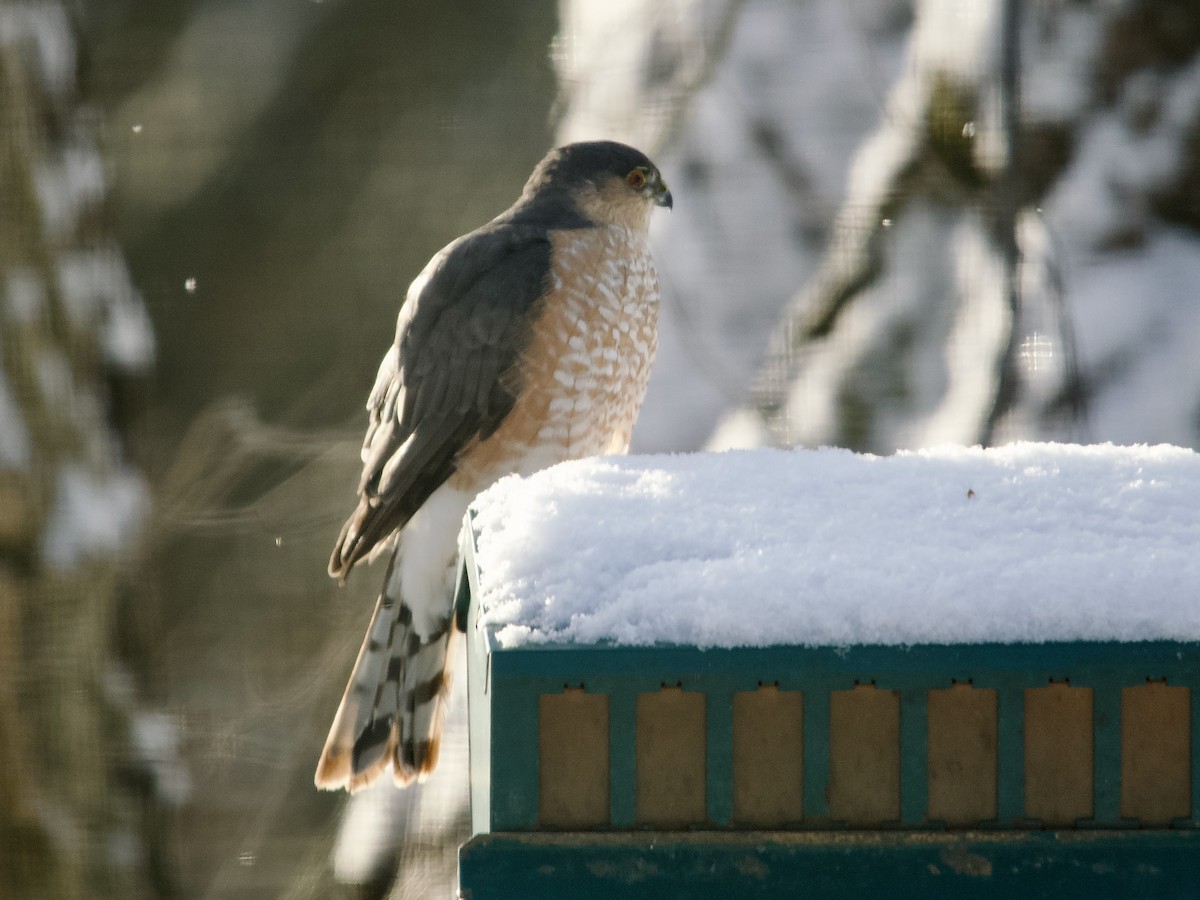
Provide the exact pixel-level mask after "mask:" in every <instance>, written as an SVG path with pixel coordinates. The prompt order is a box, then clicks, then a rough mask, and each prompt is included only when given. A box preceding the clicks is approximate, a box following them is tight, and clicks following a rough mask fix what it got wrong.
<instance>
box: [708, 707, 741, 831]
mask: <svg viewBox="0 0 1200 900" xmlns="http://www.w3.org/2000/svg"><path fill="white" fill-rule="evenodd" d="M733 694H734V692H733V691H732V690H728V689H726V690H723V691H709V692H708V694H707V696H706V698H705V719H706V721H707V723H708V729H707V730H708V743H707V748H706V752H707V754H708V820H709V822H710V823H711V824H713V825H720V826H724V825H728V824H729V820H730V819H732V818H733Z"/></svg>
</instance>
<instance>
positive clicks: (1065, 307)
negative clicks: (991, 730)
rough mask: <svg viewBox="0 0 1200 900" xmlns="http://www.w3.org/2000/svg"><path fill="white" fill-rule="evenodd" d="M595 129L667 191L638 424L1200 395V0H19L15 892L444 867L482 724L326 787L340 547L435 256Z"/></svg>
mask: <svg viewBox="0 0 1200 900" xmlns="http://www.w3.org/2000/svg"><path fill="white" fill-rule="evenodd" d="M585 138H612V139H617V140H622V141H626V142H628V143H632V144H635V145H637V146H638V147H640V148H641V149H643V150H645V151H646V152H647V153H649V154H650V155H651V156H652V157H653V158H654V159H655V161H656V162H657V163H658V164H659V166H660V167H661V168H662V169H663V171H664V173H665V176H666V178H667V181H668V182H669V184H670V185H671V188H672V191H673V193H674V196H675V199H676V202H675V209H674V211H673V212H672V213H671V214H670V215H669V216H668V215H659V216H657V217H656V221H655V223H654V231H653V235H652V236H653V241H654V245H655V253H656V258H657V260H658V265H659V270H660V276H661V281H662V285H663V318H662V324H661V349H660V353H659V357H658V361H657V363H656V366H655V371H654V376H653V380H652V383H651V387H650V391H649V395H648V397H647V400H646V405H645V407H644V410H643V414H642V418H641V420H640V422H639V425H638V429H637V431H636V432H635V435H634V444H635V447H634V449H635V451H639V452H661V451H687V450H697V449H702V448H709V449H723V448H728V447H748V446H760V445H778V446H790V445H805V446H816V445H821V444H837V445H841V446H847V447H851V448H854V449H857V450H861V451H867V452H875V453H887V452H890V451H892V450H894V449H896V448H915V447H921V446H928V445H931V444H937V443H942V442H957V443H969V444H975V443H985V444H994V443H1002V442H1006V441H1010V440H1022V439H1033V440H1074V441H1089V442H1090V441H1114V442H1120V443H1134V442H1171V443H1175V444H1180V445H1183V446H1193V447H1195V446H1197V443H1198V442H1200V350H1197V348H1198V347H1200V288H1198V287H1197V285H1200V5H1198V4H1196V3H1195V2H1194V0H1092V2H1085V0H849V2H847V0H641V2H632V0H607V2H605V3H599V2H591V0H560V2H558V3H555V2H552V0H531V2H524V3H520V4H515V3H513V4H495V3H487V2H482V0H480V2H461V3H455V4H444V3H432V2H416V0H407V2H406V0H239V2H236V3H234V2H229V0H155V2H154V3H145V2H138V0H0V896H4V897H10V896H11V897H15V898H24V897H30V898H42V897H122V898H141V897H145V898H168V897H169V898H174V897H178V898H243V897H244V898H250V897H264V896H270V897H287V898H309V897H336V896H345V897H397V898H400V897H405V898H406V897H425V896H448V895H451V892H452V891H453V890H454V887H453V874H454V853H455V848H456V846H457V844H458V843H459V842H460V841H461V840H462V839H463V838H464V837H465V835H466V831H465V817H464V815H465V808H464V803H465V784H464V782H463V778H464V776H465V753H466V750H465V744H464V742H463V741H464V739H463V738H462V737H461V727H459V729H458V734H459V738H458V739H457V740H456V741H455V742H453V743H452V744H451V746H450V747H449V749H448V750H447V751H446V752H445V755H444V757H443V761H442V766H441V770H440V772H439V776H438V777H437V778H435V779H434V780H433V781H431V782H430V783H428V784H427V785H425V786H424V787H422V788H421V789H419V790H408V791H403V792H401V791H396V790H393V789H392V788H391V787H390V785H384V786H383V788H382V789H380V790H372V791H368V792H365V793H363V794H360V795H356V797H355V798H354V799H353V801H349V800H348V799H347V798H346V797H345V796H343V795H337V794H322V793H318V792H317V791H316V790H315V789H314V788H313V787H312V772H313V768H314V765H315V762H316V758H317V755H318V753H319V751H320V748H321V745H322V742H323V739H324V735H325V731H326V729H327V727H328V724H329V721H330V717H331V716H332V714H333V711H334V709H335V708H336V705H337V701H338V699H339V697H340V695H341V691H342V688H343V686H344V684H345V678H346V676H347V674H348V672H349V668H350V665H351V663H352V661H353V658H354V654H355V653H356V651H357V647H358V643H359V641H360V639H361V636H362V633H363V631H364V630H365V626H366V622H367V620H368V618H369V616H370V609H371V603H372V600H373V598H374V593H375V590H376V587H377V585H376V584H375V582H376V581H377V580H378V579H379V577H381V576H380V575H379V573H378V572H374V571H371V570H367V571H365V572H364V573H362V575H359V576H357V577H356V578H354V579H353V580H352V581H351V582H350V584H348V585H347V586H346V587H345V588H342V589H339V588H337V587H336V586H335V585H334V584H333V583H332V582H330V581H329V579H328V578H327V577H326V576H325V571H324V570H325V561H326V558H327V554H328V550H329V547H330V546H331V542H332V540H333V538H334V537H335V536H336V533H337V530H338V528H339V526H340V523H341V521H342V519H343V517H344V516H345V515H346V514H347V513H348V512H349V509H350V506H351V500H352V497H353V489H354V485H355V483H356V480H357V469H358V466H359V462H358V445H359V441H360V439H361V433H362V429H363V426H364V424H365V418H366V417H365V413H364V412H363V404H364V403H365V399H366V395H367V392H368V390H369V388H370V386H371V383H372V381H373V377H374V372H375V368H376V366H377V364H378V361H379V359H380V357H381V356H382V355H383V353H384V351H385V350H386V348H387V346H388V344H389V342H390V340H391V337H392V333H393V330H394V323H395V316H396V312H397V309H398V306H399V302H400V300H401V298H402V297H403V294H404V290H405V288H406V287H407V284H408V282H409V281H410V280H411V278H412V277H413V276H414V275H415V274H416V273H417V272H418V271H419V270H420V268H421V267H422V266H423V265H424V263H425V261H426V260H427V259H428V258H429V257H430V256H431V255H432V254H433V253H434V252H435V251H436V250H438V249H439V248H440V247H442V246H443V245H444V244H445V243H447V242H448V241H449V240H451V239H453V238H454V237H456V236H457V235H459V234H461V233H463V232H465V231H468V230H470V229H472V228H474V227H476V226H478V225H479V224H482V223H483V222H485V221H486V220H488V219H490V218H491V217H492V216H494V215H496V214H497V213H499V212H500V211H502V210H503V209H504V208H505V207H506V206H508V205H509V204H510V203H511V202H512V200H513V199H515V197H516V195H517V194H518V192H519V191H520V188H521V186H522V184H523V183H524V180H525V178H526V177H527V175H528V173H529V171H530V170H531V169H532V167H533V165H534V164H535V163H536V162H537V160H538V159H539V158H540V157H541V156H542V155H543V153H544V152H545V151H546V149H547V148H548V147H550V146H552V145H554V144H556V143H562V142H565V141H569V140H577V139H585ZM461 707H462V704H461V703H460V704H459V709H460V711H461ZM459 724H460V725H461V723H459Z"/></svg>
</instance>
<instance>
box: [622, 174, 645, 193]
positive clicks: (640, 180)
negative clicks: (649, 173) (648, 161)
mask: <svg viewBox="0 0 1200 900" xmlns="http://www.w3.org/2000/svg"><path fill="white" fill-rule="evenodd" d="M625 180H626V181H627V182H628V183H629V186H630V187H631V188H633V189H634V190H635V191H640V190H641V189H642V188H643V187H645V186H646V170H645V169H642V168H637V169H634V170H633V171H632V172H630V173H629V174H628V175H626V176H625Z"/></svg>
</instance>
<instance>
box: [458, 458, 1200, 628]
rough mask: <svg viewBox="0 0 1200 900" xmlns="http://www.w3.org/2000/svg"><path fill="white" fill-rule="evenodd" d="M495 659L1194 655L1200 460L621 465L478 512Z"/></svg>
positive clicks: (496, 494) (1199, 619) (560, 480)
mask: <svg viewBox="0 0 1200 900" xmlns="http://www.w3.org/2000/svg"><path fill="white" fill-rule="evenodd" d="M475 508H476V510H477V514H476V518H475V522H474V527H475V529H476V534H477V547H478V553H477V560H478V566H479V571H480V591H479V593H480V596H479V597H478V598H477V600H478V602H479V604H480V606H481V609H482V612H483V616H482V619H483V622H484V623H485V625H487V626H490V627H492V628H494V629H496V636H497V640H498V641H499V642H500V644H501V646H504V647H514V646H519V645H521V644H527V643H546V642H551V643H586V644H592V643H597V642H614V643H617V644H626V645H649V644H654V643H659V642H661V643H669V644H684V645H691V646H698V647H738V646H764V645H772V644H798V645H809V646H815V645H822V646H845V645H850V644H890V645H903V644H918V643H937V644H944V643H979V642H1002V643H1009V642H1034V643H1037V642H1043V641H1070V640H1099V641H1107V640H1126V641H1134V640H1158V639H1186V640H1200V604H1197V603H1196V602H1195V592H1196V585H1197V584H1200V553H1197V552H1196V550H1197V548H1198V547H1200V516H1198V515H1197V513H1196V510H1197V509H1198V508H1200V454H1197V453H1195V452H1193V451H1191V450H1187V449H1181V448H1178V447H1172V446H1167V445H1162V446H1153V447H1149V446H1140V447H1118V446H1112V445H1102V446H1079V445H1070V444H1033V443H1022V444H1013V445H1009V446H1006V447H1001V448H995V449H981V448H978V447H976V448H967V447H958V446H944V447H939V448H935V449H931V450H922V451H918V452H900V453H897V454H895V455H893V456H886V457H881V456H872V455H868V454H855V453H851V452H850V451H848V450H841V449H833V448H826V449H821V450H792V451H784V450H771V449H759V450H745V451H729V452H727V453H720V454H712V453H701V454H684V455H675V456H642V457H638V456H633V457H606V458H598V459H589V460H581V461H578V462H570V463H564V464H562V465H559V466H555V467H553V468H551V469H547V470H545V471H543V472H540V473H538V474H536V475H534V476H532V477H529V478H525V479H521V478H516V477H510V478H506V479H504V480H503V481H501V482H500V483H499V484H497V485H495V486H494V487H492V488H491V489H490V490H488V491H487V492H485V493H484V494H482V495H481V496H480V497H479V498H478V499H477V500H476V501H475Z"/></svg>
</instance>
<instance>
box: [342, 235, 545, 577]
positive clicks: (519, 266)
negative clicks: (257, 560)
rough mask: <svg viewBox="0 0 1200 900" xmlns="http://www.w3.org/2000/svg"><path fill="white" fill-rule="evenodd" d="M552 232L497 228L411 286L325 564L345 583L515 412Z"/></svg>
mask: <svg viewBox="0 0 1200 900" xmlns="http://www.w3.org/2000/svg"><path fill="white" fill-rule="evenodd" d="M550 252H551V249H550V240H549V236H548V234H547V233H546V231H545V230H544V229H541V228H535V227H531V226H516V225H512V224H499V225H496V224H493V225H491V226H487V227H485V228H483V229H480V230H479V231H476V232H473V233H472V234H470V235H467V236H466V237H464V238H460V239H459V240H458V241H455V242H454V243H453V244H451V245H450V246H448V247H447V248H446V249H445V250H443V251H442V252H441V253H440V254H438V256H436V257H434V259H433V260H431V261H430V264H429V266H427V267H426V270H425V271H424V272H422V273H421V275H420V276H418V278H417V280H416V281H415V282H414V283H413V286H412V287H411V288H410V290H409V296H408V298H407V299H406V301H405V304H404V306H403V308H402V309H401V311H400V316H399V318H398V320H397V325H396V340H395V343H394V344H393V346H392V347H391V349H390V350H389V351H388V353H387V354H386V355H385V356H384V358H383V361H382V363H381V364H380V367H379V373H378V375H377V376H376V380H375V385H374V387H373V388H372V390H371V394H370V398H369V400H368V406H367V409H368V413H369V422H368V426H367V432H366V437H365V439H364V442H363V452H362V458H363V472H362V478H361V479H360V482H359V503H358V507H357V508H356V509H355V511H354V513H353V514H352V515H351V516H350V518H349V519H348V520H347V522H346V525H345V526H344V527H343V529H342V533H341V535H340V537H339V538H338V542H337V544H336V545H335V547H334V550H333V554H332V556H331V557H330V561H329V573H330V574H331V575H333V576H335V577H340V578H344V577H345V575H346V573H347V572H348V571H349V570H350V568H351V567H352V566H353V565H354V564H355V563H356V562H357V561H358V560H360V559H362V558H363V557H364V556H366V555H367V554H369V553H370V552H371V549H372V548H373V547H374V546H375V545H376V544H378V543H379V542H380V541H383V540H385V539H387V538H388V536H389V535H391V534H392V533H393V532H394V531H395V530H396V529H398V528H401V527H403V525H404V523H405V522H407V521H408V519H409V518H410V517H411V516H412V515H413V513H415V512H416V511H417V509H419V508H420V506H421V504H422V503H424V502H425V500H426V499H428V497H429V495H430V494H432V493H433V491H434V490H436V489H437V487H438V486H439V485H441V484H442V482H444V481H445V480H446V479H447V478H449V477H450V475H451V474H452V473H453V472H454V470H455V467H456V465H457V461H458V455H459V453H460V452H461V451H462V450H463V448H464V447H466V446H467V445H468V444H469V443H471V442H472V440H474V439H476V438H485V437H487V436H488V435H489V434H491V433H492V432H493V431H495V429H496V428H497V427H498V425H499V424H500V422H501V421H503V419H504V417H505V416H507V415H508V413H509V412H510V411H511V410H512V407H513V404H514V403H515V402H516V399H517V395H518V393H519V391H520V377H519V374H520V373H519V370H518V365H517V364H518V361H519V359H520V355H521V352H522V350H523V349H524V348H525V346H526V344H527V343H528V340H529V336H530V333H531V329H532V317H533V316H534V315H536V302H537V300H538V299H539V298H540V297H541V296H543V295H544V294H545V292H546V290H547V286H548V284H549V281H550V279H549V273H550Z"/></svg>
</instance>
